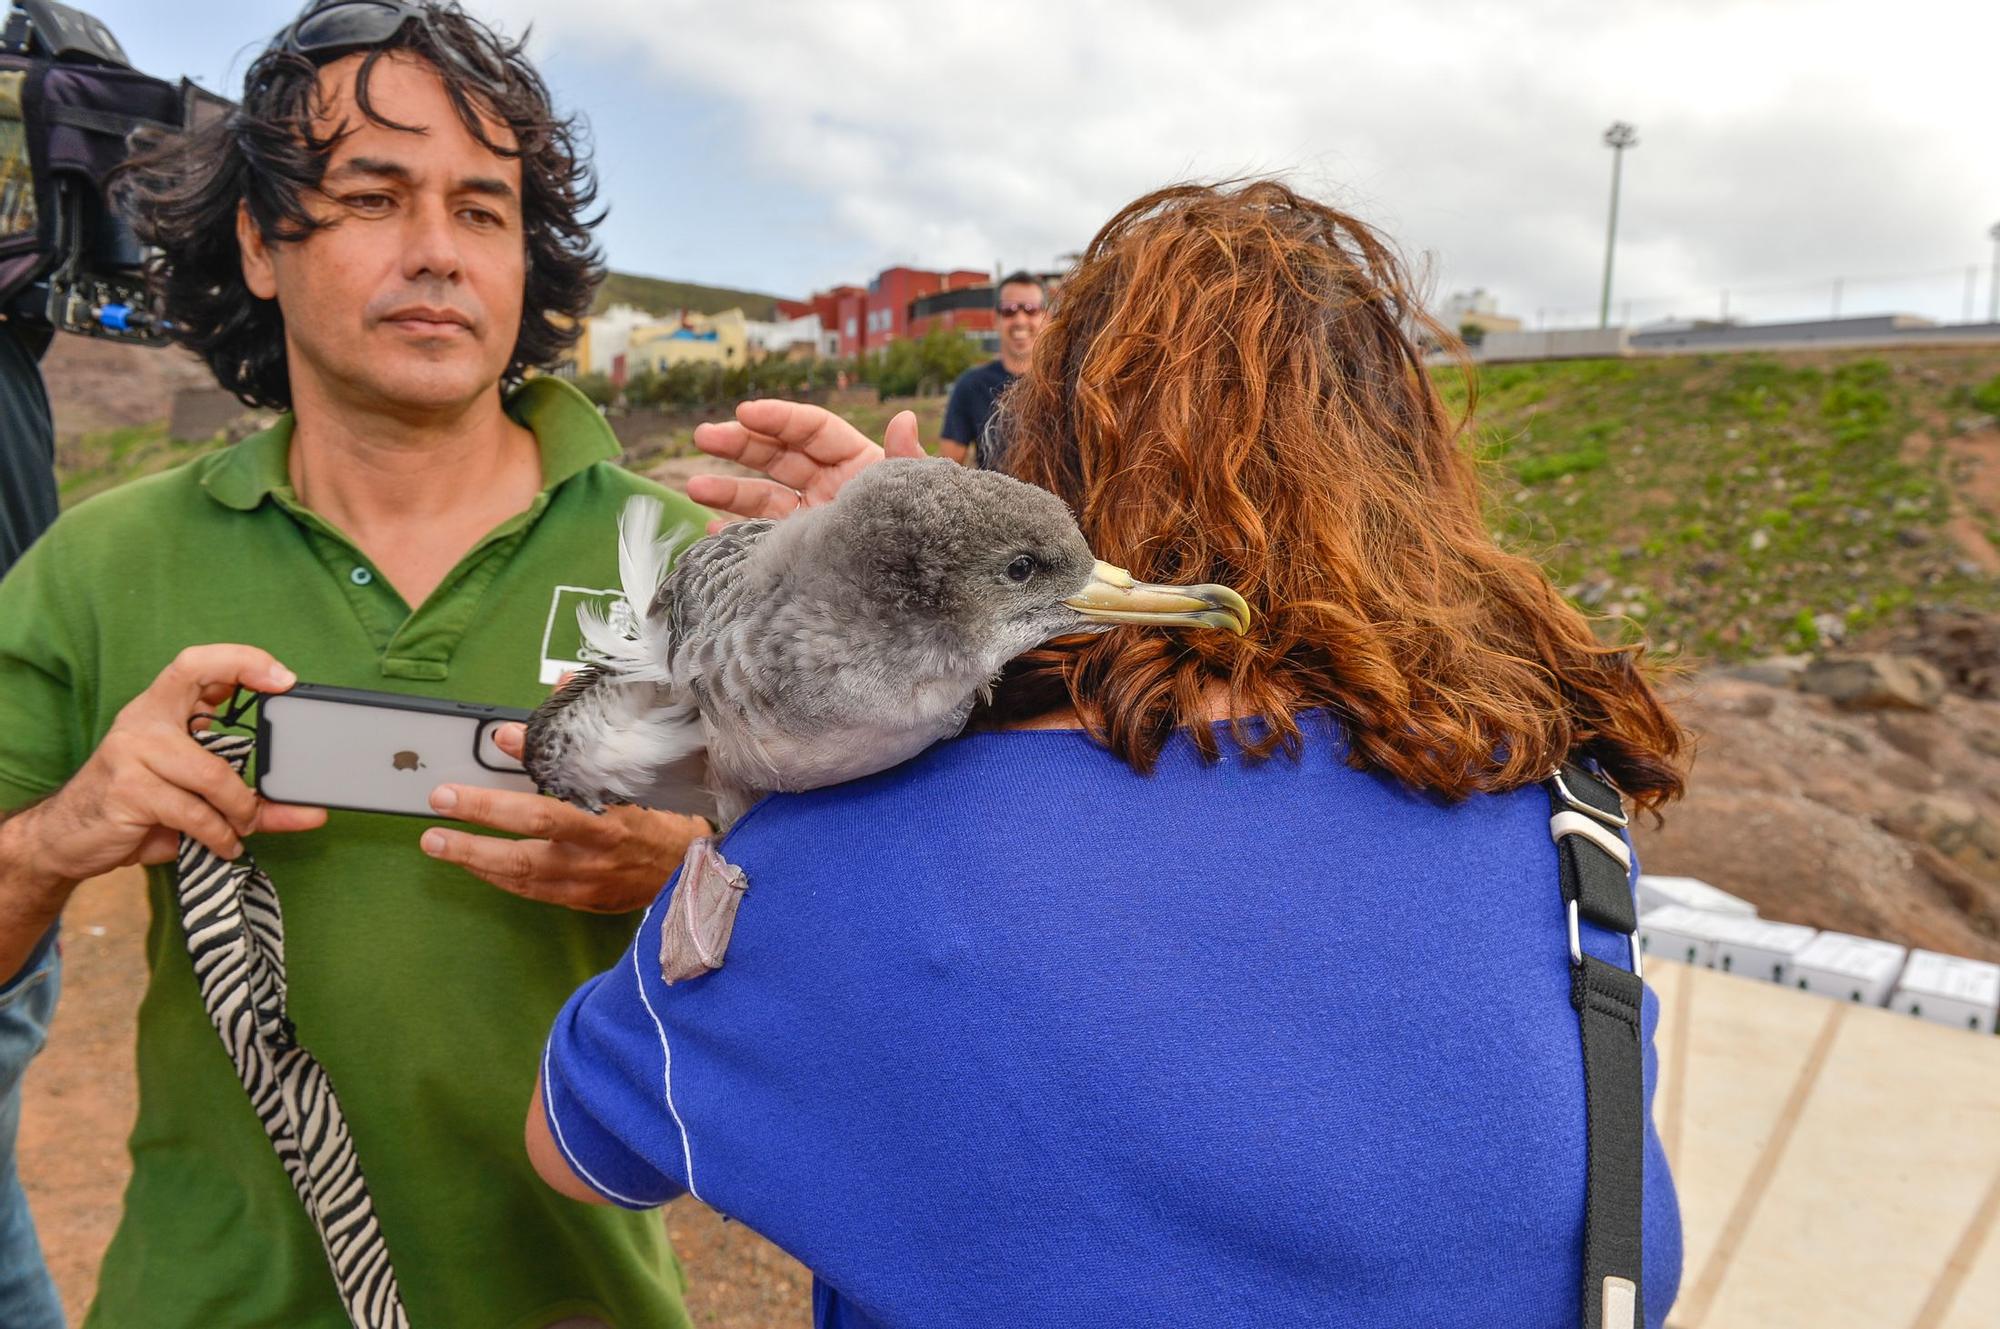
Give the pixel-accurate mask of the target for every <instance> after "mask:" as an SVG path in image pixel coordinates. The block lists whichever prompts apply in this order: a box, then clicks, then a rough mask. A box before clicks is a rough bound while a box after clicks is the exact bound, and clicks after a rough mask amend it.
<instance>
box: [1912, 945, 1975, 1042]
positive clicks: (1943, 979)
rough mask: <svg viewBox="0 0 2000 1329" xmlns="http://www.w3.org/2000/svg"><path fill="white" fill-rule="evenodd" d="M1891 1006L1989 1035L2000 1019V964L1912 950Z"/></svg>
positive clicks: (1917, 1015) (1921, 1017) (1940, 1022)
mask: <svg viewBox="0 0 2000 1329" xmlns="http://www.w3.org/2000/svg"><path fill="white" fill-rule="evenodd" d="M1889 1009H1890V1010H1892V1011H1901V1012H1902V1013H1903V1014H1905V1015H1914V1016H1916V1017H1918V1018H1919V1019H1923V1020H1935V1021H1937V1022H1938V1023H1939V1024H1948V1025H1951V1026H1953V1027H1954V1028H1957V1029H1971V1030H1973V1031H1975V1032H1977V1033H1981V1034H1990V1033H1992V1032H1993V1028H1994V1024H1995V1022H1996V1020H1997V1019H2000V964H1988V963H1987V962H1986V961H1984V960H1968V959H1966V958H1964V957H1963V956H1958V955H1940V954H1938V953H1937V952H1936V951H1911V952H1910V963H1909V964H1908V965H1907V966H1905V967H1904V969H1903V977H1902V979H1901V980H1900V981H1898V982H1897V984H1896V993H1895V995H1894V996H1892V997H1890V998H1889Z"/></svg>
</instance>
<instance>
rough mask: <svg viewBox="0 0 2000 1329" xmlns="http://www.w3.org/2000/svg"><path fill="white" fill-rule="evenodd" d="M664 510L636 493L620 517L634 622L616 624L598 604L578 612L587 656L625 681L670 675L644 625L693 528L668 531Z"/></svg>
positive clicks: (625, 588) (621, 565)
mask: <svg viewBox="0 0 2000 1329" xmlns="http://www.w3.org/2000/svg"><path fill="white" fill-rule="evenodd" d="M660 513H661V506H660V500H658V499H657V498H653V497H651V496H650V495H646V494H635V495H633V496H632V497H631V498H629V499H627V500H625V509H624V511H623V512H621V513H620V514H619V517H618V582H619V589H620V590H621V591H622V592H623V593H624V596H625V603H626V604H627V605H628V606H629V607H630V609H631V614H632V617H631V622H630V626H629V627H628V626H627V625H625V624H621V623H614V622H612V621H611V620H610V619H608V618H606V617H605V615H604V613H603V612H602V611H601V610H599V609H598V607H597V606H596V605H594V604H583V605H579V606H578V607H577V611H576V623H577V627H578V629H579V630H581V631H582V633H583V645H584V653H585V656H586V658H588V659H589V660H590V661H591V662H592V663H593V664H596V665H599V666H601V667H602V668H604V669H607V670H609V671H611V672H612V673H615V674H616V675H617V676H618V677H620V678H622V679H630V680H633V681H644V682H663V681H665V679H666V673H665V669H664V661H663V660H662V659H661V657H660V653H659V651H658V649H657V646H656V644H655V643H654V642H652V641H650V640H648V638H649V636H650V635H651V634H649V633H647V632H646V631H645V629H644V626H643V625H644V624H645V621H646V615H647V611H648V609H650V607H651V606H652V603H653V597H654V596H656V595H657V594H658V593H659V590H660V583H661V582H662V581H664V580H665V578H666V575H667V564H668V561H669V560H670V559H671V558H672V556H673V551H674V547H675V546H676V545H678V544H680V543H682V542H683V541H684V540H686V539H687V537H688V536H690V535H692V534H693V532H692V531H691V530H690V529H688V528H687V527H685V526H680V527H676V528H675V529H674V530H672V531H670V532H668V533H666V534H664V535H662V534H661V533H660Z"/></svg>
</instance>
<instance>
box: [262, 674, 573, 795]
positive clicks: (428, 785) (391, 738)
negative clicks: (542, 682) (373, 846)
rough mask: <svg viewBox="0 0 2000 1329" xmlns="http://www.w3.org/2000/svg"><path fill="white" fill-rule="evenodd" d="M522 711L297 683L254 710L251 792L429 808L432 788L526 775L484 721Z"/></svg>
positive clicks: (524, 789)
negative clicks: (254, 789) (254, 783)
mask: <svg viewBox="0 0 2000 1329" xmlns="http://www.w3.org/2000/svg"><path fill="white" fill-rule="evenodd" d="M529 714H530V712H528V711H524V710H520V709H518V708H516V707H512V706H488V705H485V704H484V703H481V702H471V701H438V700H434V699H432V698H429V697H406V696H401V695H399V694H397V693H394V692H369V691H366V690H365V689H362V688H335V687H327V686H325V685H324V684H319V683H299V684H296V685H294V686H293V688H292V689H291V691H289V692H279V693H271V694H268V695H266V696H265V697H264V700H263V702H262V703H261V704H260V705H259V706H258V710H257V792H258V793H259V794H261V795H263V796H264V797H265V798H268V799H270V800H272V801H273V802H276V803H304V804H307V805H309V806H312V807H323V808H345V809H347V810H349V811H354V812H393V813H401V814H403V815H405V816H411V817H433V818H435V817H437V816H438V815H439V814H438V813H436V812H434V811H432V810H431V804H430V795H431V790H433V789H435V788H437V787H438V786H439V785H441V784H467V785H483V786H485V787H486V788H488V789H508V790H513V791H515V792H517V793H524V794H532V793H534V792H536V791H535V782H534V781H533V780H532V779H530V778H529V776H528V773H527V772H526V771H525V770H523V769H522V768H521V763H520V762H518V761H516V760H514V758H512V757H510V756H508V755H507V754H506V753H505V752H502V751H501V750H500V748H499V745H497V744H496V743H494V741H493V731H494V730H496V729H497V728H499V727H500V726H501V725H503V724H507V723H509V722H512V721H525V720H526V719H527V718H528V716H529Z"/></svg>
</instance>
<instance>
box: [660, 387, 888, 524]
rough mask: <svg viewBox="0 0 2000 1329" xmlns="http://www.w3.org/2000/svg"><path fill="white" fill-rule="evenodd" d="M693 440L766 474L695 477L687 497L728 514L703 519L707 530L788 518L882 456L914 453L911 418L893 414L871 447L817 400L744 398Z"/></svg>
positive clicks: (823, 500) (713, 454)
mask: <svg viewBox="0 0 2000 1329" xmlns="http://www.w3.org/2000/svg"><path fill="white" fill-rule="evenodd" d="M694 444H695V446H696V447H698V448H700V449H701V450H702V451H703V452H706V453H707V454H708V455H709V456H711V457H720V458H722V459H723V460H725V461H733V462H736V463H738V464H740V465H743V466H748V467H749V468H750V469H751V470H753V471H762V472H763V473H764V474H765V475H768V476H770V477H771V478H770V479H768V480H739V479H736V478H735V477H733V476H727V475H697V476H693V477H690V478H689V480H688V488H687V492H688V497H689V498H691V499H693V500H694V501H695V502H697V503H700V504H701V505H703V506H704V507H710V508H716V509H719V510H720V511H723V512H729V513H734V514H735V516H734V517H733V518H724V519H719V520H717V521H713V522H710V523H709V532H710V534H713V533H714V532H716V531H718V530H721V529H722V528H723V527H724V526H726V525H728V524H729V522H730V521H731V520H738V521H740V520H745V519H750V518H757V517H773V518H776V517H789V516H790V515H791V514H792V513H794V512H796V511H798V510H799V509H800V508H811V507H818V506H819V505H820V504H822V503H829V502H832V500H833V496H834V495H835V494H837V493H839V492H840V487H841V486H842V485H844V484H846V483H847V482H848V481H849V480H852V479H853V478H854V477H855V476H857V475H859V474H861V472H862V471H864V470H866V469H867V468H869V467H870V466H873V465H874V464H875V463H876V462H878V461H881V460H882V459H883V458H884V457H921V456H924V455H925V454H924V449H923V445H922V444H921V443H919V442H918V441H917V417H916V413H915V412H913V411H903V412H900V413H899V414H898V415H897V416H896V418H895V419H893V420H891V421H889V427H888V429H887V430H886V431H885V432H884V433H883V436H882V446H880V447H877V446H876V445H875V443H874V442H873V441H871V440H870V439H869V437H868V436H867V435H866V434H863V433H862V432H861V431H860V430H858V429H856V428H855V427H854V426H853V425H851V424H849V423H847V421H845V420H843V419H841V418H840V417H839V416H837V415H835V414H834V413H833V412H832V411H829V410H827V409H826V408H825V407H823V406H808V405H806V404H804V403H802V402H790V401H775V400H767V401H746V402H744V403H743V404H742V405H740V406H738V407H737V408H736V418H735V419H734V420H732V421H728V422H726V423H713V422H711V423H709V424H705V425H701V426H699V427H697V428H696V429H695V431H694Z"/></svg>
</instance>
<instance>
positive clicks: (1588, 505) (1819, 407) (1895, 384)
mask: <svg viewBox="0 0 2000 1329" xmlns="http://www.w3.org/2000/svg"><path fill="white" fill-rule="evenodd" d="M1443 382H1444V384H1445V387H1446V390H1447V395H1448V396H1449V397H1451V398H1452V400H1453V402H1454V405H1455V406H1456V407H1457V408H1459V409H1461V410H1462V409H1463V407H1464V403H1465V395H1466V394H1465V390H1464V384H1463V382H1462V381H1460V380H1458V379H1457V378H1456V376H1455V375H1451V374H1447V375H1445V376H1444V378H1443ZM1996 413H2000V354H1996V353H1995V352H1993V351H1991V350H1965V349H1959V348H1938V349H1915V348H1911V349H1898V350H1895V351H1889V352H1876V353H1856V352H1850V353H1830V352H1819V353H1802V354H1796V355H1784V356H1774V355H1735V356H1726V355H1717V356H1688V357H1676V358H1663V359H1640V360H1591V361H1575V362H1555V363H1540V364H1519V365H1492V366H1487V367H1485V368H1484V370H1483V371H1482V373H1481V374H1480V377H1479V379H1478V396H1477V405H1476V409H1475V412H1474V416H1473V419H1472V421H1471V423H1470V426H1469V428H1468V430H1467V445H1468V446H1469V447H1471V448H1472V449H1474V451H1475V452H1476V453H1477V455H1478V456H1479V458H1480V460H1481V462H1482V464H1483V467H1484V469H1485V472H1486V476H1487V480H1488V487H1489V490H1490V492H1491V494H1492V503H1491V507H1490V509H1489V512H1490V519H1491V520H1492V522H1493V524H1494V527H1495V529H1496V530H1497V531H1498V532H1499V534H1500V535H1501V537H1502V539H1503V541H1504V542H1505V543H1507V544H1508V545H1509V546H1510V547H1512V548H1515V549H1517V550H1519V551H1520V552H1522V553H1525V554H1528V555H1530V556H1531V557H1534V558H1536V559H1537V560H1538V561H1540V562H1541V563H1543V564H1544V566H1546V567H1547V568H1548V569H1549V573H1550V575H1551V576H1552V577H1553V578H1554V579H1555V581H1556V583H1557V584H1558V585H1559V586H1562V587H1563V588H1564V589H1565V591H1566V592H1567V593H1568V594H1569V595H1570V596H1571V597H1572V598H1573V599H1575V600H1577V601H1578V602H1579V603H1580V604H1582V605H1583V606H1584V607H1586V608H1588V609H1592V610H1594V611H1596V612H1598V613H1603V614H1609V615H1612V616H1614V617H1622V618H1623V619H1624V620H1625V624H1624V630H1625V632H1626V633H1627V635H1631V634H1636V633H1639V632H1643V633H1644V634H1645V635H1646V636H1647V637H1648V638H1649V639H1650V640H1651V641H1652V642H1653V644H1654V645H1655V646H1656V647H1657V648H1659V649H1660V650H1662V651H1663V652H1665V653H1668V654H1676V653H1678V654H1681V655H1683V656H1685V657H1687V658H1689V659H1690V660H1691V661H1692V662H1694V663H1701V662H1705V661H1710V660H1722V661H1733V660H1740V659H1745V658H1749V657H1755V656H1759V655H1765V654H1770V653H1772V652H1780V651H1784V652H1795V651H1809V650H1812V649H1815V648H1818V647H1823V646H1828V645H1833V644H1837V643H1840V642H1842V641H1851V640H1853V639H1855V638H1857V637H1862V636H1869V635H1873V634H1877V633H1879V631H1881V630H1886V629H1888V628H1891V627H1896V626H1901V625H1903V624H1906V623H1907V622H1908V621H1909V620H1910V619H1911V618H1912V617H1913V614H1914V611H1915V609H1916V608H1917V607H1918V606H1922V605H1938V606H1945V605H1951V606H1958V607H1962V608H1966V609H1971V610H1976V611H1984V612H1991V611H1995V610H2000V428H1996V422H1995V419H1994V416H1995V414H1996Z"/></svg>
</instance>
